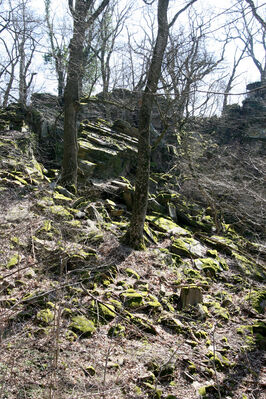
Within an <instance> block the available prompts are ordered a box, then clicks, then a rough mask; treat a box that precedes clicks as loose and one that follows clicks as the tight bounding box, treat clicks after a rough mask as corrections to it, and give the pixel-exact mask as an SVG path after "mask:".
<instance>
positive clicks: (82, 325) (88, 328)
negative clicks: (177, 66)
mask: <svg viewBox="0 0 266 399" xmlns="http://www.w3.org/2000/svg"><path fill="white" fill-rule="evenodd" d="M70 328H71V329H72V330H73V331H74V332H77V333H79V334H81V335H82V336H83V337H90V336H91V335H92V334H93V333H94V332H95V331H96V328H95V326H94V323H93V321H92V320H88V319H87V318H86V317H85V316H75V317H73V318H72V323H71V324H70Z"/></svg>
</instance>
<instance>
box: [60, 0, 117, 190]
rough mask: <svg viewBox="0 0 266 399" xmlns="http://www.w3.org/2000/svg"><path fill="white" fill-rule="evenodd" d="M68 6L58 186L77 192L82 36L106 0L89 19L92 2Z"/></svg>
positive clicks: (71, 0)
mask: <svg viewBox="0 0 266 399" xmlns="http://www.w3.org/2000/svg"><path fill="white" fill-rule="evenodd" d="M68 3H69V8H70V11H71V13H72V16H73V19H74V26H73V37H72V39H71V41H70V45H69V63H68V74H67V82H66V88H65V93H64V154H63V163H62V176H61V183H62V184H63V185H64V186H65V187H66V188H68V189H71V190H74V191H76V187H77V170H78V160H77V158H78V145H77V115H78V111H79V106H80V104H79V100H80V95H81V90H82V87H81V85H82V78H83V65H84V62H83V48H84V41H85V34H86V31H87V29H89V27H90V26H91V24H92V23H93V21H95V19H96V18H97V17H98V16H99V14H100V13H101V12H102V11H103V10H104V8H105V7H106V6H107V4H108V3H109V0H103V1H102V2H101V3H100V5H99V7H98V8H97V9H96V11H95V12H94V13H93V14H92V15H91V16H88V13H89V10H91V7H92V5H93V3H94V2H93V0H76V1H75V7H73V0H68Z"/></svg>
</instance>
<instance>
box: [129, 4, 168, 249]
mask: <svg viewBox="0 0 266 399" xmlns="http://www.w3.org/2000/svg"><path fill="white" fill-rule="evenodd" d="M168 4H169V0H159V1H158V11H157V12H158V14H157V18H158V33H157V39H156V44H155V47H154V50H153V56H152V61H151V65H150V68H149V72H148V79H147V84H146V88H145V91H144V94H143V96H142V105H141V108H140V116H139V143H138V164H137V176H136V183H135V195H134V204H133V212H132V218H131V222H130V226H129V229H128V232H127V234H126V242H127V243H128V244H129V245H130V246H131V247H133V248H136V249H139V248H142V247H143V245H144V243H143V228H144V222H145V217H146V210H147V202H148V192H149V177H150V123H151V112H152V105H153V101H154V95H155V93H156V91H157V85H158V81H159V78H160V73H161V65H162V61H163V55H164V51H165V48H166V45H167V39H168V31H169V28H168V22H167V10H168Z"/></svg>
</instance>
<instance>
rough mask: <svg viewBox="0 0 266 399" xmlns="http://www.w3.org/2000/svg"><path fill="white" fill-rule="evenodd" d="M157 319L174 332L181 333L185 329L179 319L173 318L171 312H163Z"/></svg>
mask: <svg viewBox="0 0 266 399" xmlns="http://www.w3.org/2000/svg"><path fill="white" fill-rule="evenodd" d="M158 321H159V323H160V324H162V325H163V326H165V327H167V328H169V329H170V330H172V331H174V332H175V333H176V334H182V333H184V332H185V331H186V328H185V326H184V324H183V323H182V322H181V321H180V320H178V319H176V318H174V317H173V316H172V315H171V314H164V315H163V316H162V317H160V318H159V320H158Z"/></svg>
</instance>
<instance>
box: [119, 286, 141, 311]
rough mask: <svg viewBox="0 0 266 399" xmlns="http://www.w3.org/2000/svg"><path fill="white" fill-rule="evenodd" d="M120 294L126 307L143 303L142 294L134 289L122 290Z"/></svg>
mask: <svg viewBox="0 0 266 399" xmlns="http://www.w3.org/2000/svg"><path fill="white" fill-rule="evenodd" d="M120 296H121V298H122V300H123V301H124V304H125V306H126V307H127V308H132V309H134V308H138V307H140V306H143V305H144V301H143V294H140V293H138V292H136V291H134V290H131V289H129V290H127V291H126V292H122V294H121V295H120Z"/></svg>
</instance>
